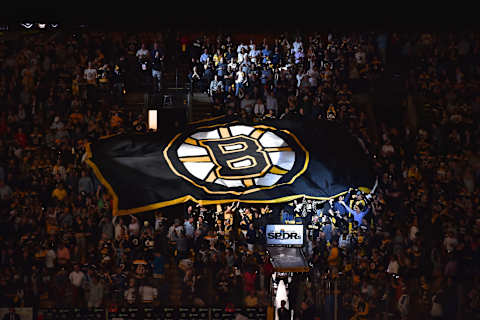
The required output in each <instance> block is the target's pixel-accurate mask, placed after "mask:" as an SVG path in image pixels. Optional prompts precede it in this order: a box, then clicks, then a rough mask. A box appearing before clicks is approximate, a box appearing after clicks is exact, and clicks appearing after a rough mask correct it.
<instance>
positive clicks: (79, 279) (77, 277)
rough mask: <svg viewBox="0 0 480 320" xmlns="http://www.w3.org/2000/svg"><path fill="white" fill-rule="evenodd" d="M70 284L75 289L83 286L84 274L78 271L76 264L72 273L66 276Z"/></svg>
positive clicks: (78, 267)
mask: <svg viewBox="0 0 480 320" xmlns="http://www.w3.org/2000/svg"><path fill="white" fill-rule="evenodd" d="M68 279H69V280H70V283H71V284H72V285H73V286H74V287H77V288H80V287H81V286H82V284H83V280H84V279H85V274H84V273H83V272H82V271H81V270H80V266H79V265H78V264H76V265H75V267H74V269H73V271H72V272H70V275H69V276H68Z"/></svg>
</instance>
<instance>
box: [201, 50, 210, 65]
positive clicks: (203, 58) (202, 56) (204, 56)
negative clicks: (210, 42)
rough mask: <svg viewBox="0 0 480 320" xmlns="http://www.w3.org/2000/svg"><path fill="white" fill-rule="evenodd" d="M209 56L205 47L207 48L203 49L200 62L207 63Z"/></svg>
mask: <svg viewBox="0 0 480 320" xmlns="http://www.w3.org/2000/svg"><path fill="white" fill-rule="evenodd" d="M208 58H209V54H208V50H207V49H205V50H204V51H203V53H202V55H201V56H200V62H201V63H203V64H205V63H207V61H208Z"/></svg>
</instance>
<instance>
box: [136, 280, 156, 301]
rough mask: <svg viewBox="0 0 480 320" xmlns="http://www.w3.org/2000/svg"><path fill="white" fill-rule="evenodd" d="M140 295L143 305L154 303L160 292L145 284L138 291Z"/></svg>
mask: <svg viewBox="0 0 480 320" xmlns="http://www.w3.org/2000/svg"><path fill="white" fill-rule="evenodd" d="M138 293H139V294H140V297H141V298H142V303H152V302H153V301H154V300H155V299H156V298H157V295H158V291H157V289H156V288H153V287H151V286H149V285H148V284H145V285H143V286H141V287H140V288H139V289H138Z"/></svg>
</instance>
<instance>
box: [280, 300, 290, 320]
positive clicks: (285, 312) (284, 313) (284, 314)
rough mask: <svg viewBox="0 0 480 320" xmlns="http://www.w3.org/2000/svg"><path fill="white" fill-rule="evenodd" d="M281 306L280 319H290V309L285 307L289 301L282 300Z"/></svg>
mask: <svg viewBox="0 0 480 320" xmlns="http://www.w3.org/2000/svg"><path fill="white" fill-rule="evenodd" d="M280 303H281V307H280V308H279V309H278V310H277V314H278V320H290V317H291V316H290V310H289V309H287V308H286V307H285V305H286V304H287V302H286V301H285V300H282V302H280Z"/></svg>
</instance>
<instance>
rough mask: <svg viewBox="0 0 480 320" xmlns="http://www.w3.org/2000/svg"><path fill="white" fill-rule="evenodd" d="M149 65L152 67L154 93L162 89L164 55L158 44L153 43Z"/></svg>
mask: <svg viewBox="0 0 480 320" xmlns="http://www.w3.org/2000/svg"><path fill="white" fill-rule="evenodd" d="M150 56H151V59H152V61H151V65H152V77H153V88H154V90H156V91H160V90H161V89H162V70H163V60H164V54H163V52H162V50H161V49H160V48H159V46H158V42H156V41H155V42H154V43H153V50H152V53H151V55H150Z"/></svg>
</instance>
